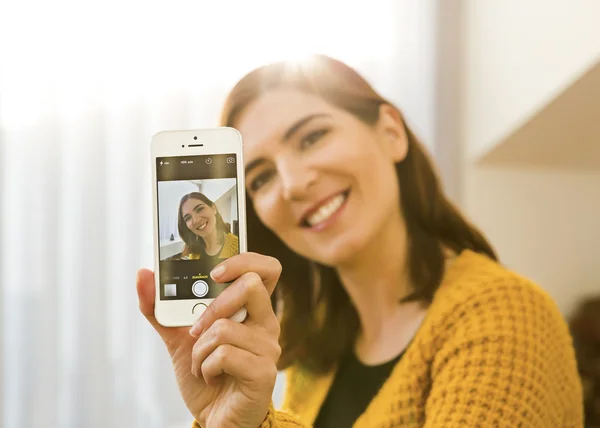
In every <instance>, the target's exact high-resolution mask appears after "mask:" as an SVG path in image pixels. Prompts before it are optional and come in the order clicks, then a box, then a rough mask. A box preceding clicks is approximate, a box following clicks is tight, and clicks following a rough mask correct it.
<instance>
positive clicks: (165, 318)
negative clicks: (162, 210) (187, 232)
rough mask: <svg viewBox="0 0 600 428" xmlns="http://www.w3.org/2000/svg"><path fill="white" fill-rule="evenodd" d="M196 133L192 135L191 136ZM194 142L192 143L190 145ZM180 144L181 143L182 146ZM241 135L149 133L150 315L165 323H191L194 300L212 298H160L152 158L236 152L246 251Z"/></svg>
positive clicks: (214, 130) (240, 222)
mask: <svg viewBox="0 0 600 428" xmlns="http://www.w3.org/2000/svg"><path fill="white" fill-rule="evenodd" d="M194 137H196V139H194ZM190 145H195V147H190ZM200 145H201V146H200ZM182 146H183V147H182ZM242 147H243V145H242V136H241V135H240V133H239V132H238V131H237V130H236V129H234V128H230V127H221V128H210V129H193V130H177V131H161V132H159V133H157V134H155V135H154V136H153V137H152V141H151V154H152V203H153V229H154V233H153V235H154V269H155V275H154V287H155V292H156V297H155V303H154V315H155V317H156V320H157V321H158V322H159V323H160V324H161V325H163V326H166V327H184V326H191V325H192V324H193V323H194V322H195V321H196V319H198V317H199V316H200V315H201V313H202V312H203V311H202V308H206V307H204V306H202V305H199V306H198V309H199V310H196V311H195V313H192V309H193V308H194V306H196V305H197V304H198V303H203V304H204V305H209V304H210V303H211V302H212V301H213V300H214V299H212V298H211V299H182V300H161V299H160V272H159V269H160V255H159V239H158V237H159V235H158V183H157V171H156V158H159V157H168V156H195V155H211V154H215V155H216V154H227V153H235V154H236V158H237V160H236V174H237V197H238V217H239V218H238V225H239V246H240V253H242V252H246V251H247V234H246V188H245V180H244V159H243V149H242Z"/></svg>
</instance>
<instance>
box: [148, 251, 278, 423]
mask: <svg viewBox="0 0 600 428" xmlns="http://www.w3.org/2000/svg"><path fill="white" fill-rule="evenodd" d="M218 267H224V270H222V272H219V270H218ZM218 267H217V268H215V269H214V270H213V274H212V275H213V279H214V280H215V281H218V282H220V283H225V282H230V281H234V282H233V283H232V284H231V285H230V286H229V287H227V288H226V289H225V290H224V291H223V292H222V293H221V294H220V295H219V296H218V297H217V298H216V299H215V300H214V301H213V303H212V304H210V305H209V306H208V309H207V310H206V311H205V312H204V313H203V314H202V316H201V317H200V319H198V321H197V322H196V324H195V325H194V326H193V327H192V328H191V329H189V330H188V329H187V328H167V327H163V326H161V325H160V324H158V322H157V321H156V319H155V318H154V295H155V294H154V293H155V288H154V287H155V286H154V276H153V273H152V272H151V271H149V270H145V269H142V270H140V271H139V272H138V279H137V290H138V296H139V301H140V310H141V311H142V313H143V314H144V316H145V317H146V318H147V319H148V321H149V322H150V323H151V324H152V326H153V327H154V328H155V329H156V331H157V332H158V333H159V334H160V336H161V338H162V340H163V341H164V343H165V345H166V346H167V349H168V350H169V353H170V354H171V359H172V362H173V368H174V370H175V376H176V378H177V383H178V386H179V390H180V392H181V395H182V396H183V399H184V401H185V403H186V405H187V407H188V409H189V410H190V412H191V413H192V415H193V416H194V417H195V418H196V420H197V421H198V422H199V423H200V425H201V426H203V427H207V428H211V427H215V428H228V427H235V428H243V427H248V428H257V427H259V426H260V425H261V423H262V422H263V420H264V419H265V416H266V414H267V411H268V408H269V404H270V402H271V396H272V393H273V388H274V386H275V378H276V376H277V367H276V363H277V360H278V359H279V355H280V353H281V349H280V347H279V331H280V328H279V321H278V320H277V318H276V316H275V314H274V312H273V309H272V307H271V300H270V294H271V293H272V292H273V289H274V288H275V285H276V284H277V281H278V279H279V275H280V274H281V264H280V263H279V261H277V260H276V259H274V258H272V257H267V256H262V255H259V254H255V253H243V254H239V255H236V256H233V257H231V258H229V259H227V260H226V261H224V262H223V263H221V264H220V265H219V266H218ZM217 273H218V275H216V274H217ZM242 307H245V308H246V310H247V312H248V315H247V317H246V320H245V321H244V323H242V324H240V323H236V322H234V321H231V320H229V319H228V318H229V317H231V316H233V315H234V314H235V313H236V312H237V311H238V310H240V309H241V308H242Z"/></svg>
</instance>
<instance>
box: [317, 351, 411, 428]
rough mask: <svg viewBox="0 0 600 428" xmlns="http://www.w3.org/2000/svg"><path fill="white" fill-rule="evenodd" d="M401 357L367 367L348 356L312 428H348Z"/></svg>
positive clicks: (343, 361) (344, 359) (351, 353)
mask: <svg viewBox="0 0 600 428" xmlns="http://www.w3.org/2000/svg"><path fill="white" fill-rule="evenodd" d="M401 357H402V354H400V355H399V356H397V357H396V358H394V359H393V360H391V361H388V362H386V363H383V364H380V365H377V366H366V365H364V364H363V363H361V362H360V361H359V360H358V358H356V355H355V354H354V352H348V353H347V354H346V356H345V357H344V358H342V360H341V361H340V365H339V367H338V370H337V373H336V376H335V379H334V381H333V384H332V385H331V389H330V390H329V393H328V394H327V398H326V399H325V402H324V403H323V406H322V407H321V410H320V411H319V415H318V416H317V419H316V421H315V424H314V425H313V426H314V428H351V427H352V425H353V424H354V422H356V420H357V419H358V417H359V416H360V415H361V414H362V413H363V412H364V411H365V410H366V409H367V406H368V405H369V403H370V402H371V400H372V399H373V397H375V395H376V394H377V393H378V392H379V389H380V388H381V386H382V385H383V383H384V382H385V381H386V379H387V378H388V377H389V376H390V374H391V373H392V370H393V369H394V366H395V365H396V363H397V362H398V361H399V360H400V358H401Z"/></svg>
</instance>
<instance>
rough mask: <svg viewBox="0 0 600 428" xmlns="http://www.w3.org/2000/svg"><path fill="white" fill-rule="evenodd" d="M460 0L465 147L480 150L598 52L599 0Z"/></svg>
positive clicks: (475, 152) (469, 150)
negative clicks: (462, 37)
mask: <svg viewBox="0 0 600 428" xmlns="http://www.w3.org/2000/svg"><path fill="white" fill-rule="evenodd" d="M452 4H453V5H455V6H456V5H457V4H458V3H456V2H452ZM460 5H461V7H462V8H463V10H464V29H463V31H464V33H465V37H464V39H463V41H464V43H463V49H464V52H463V58H464V63H463V77H464V79H465V84H464V85H463V88H464V91H463V96H464V101H465V104H464V115H463V119H464V121H463V125H464V126H465V127H466V128H468V132H467V133H466V134H465V141H466V143H467V149H466V153H467V154H469V155H470V156H477V155H481V154H482V153H484V152H486V151H487V150H489V149H490V148H491V147H493V146H494V145H495V144H496V143H498V142H499V141H500V140H502V139H503V138H504V137H505V136H506V135H507V134H509V133H511V132H512V131H513V129H514V128H515V127H517V126H519V125H520V124H521V123H523V121H525V120H527V119H528V118H529V116H530V115H532V114H534V113H535V112H536V111H537V110H538V109H539V108H541V107H543V106H544V105H545V104H546V103H547V102H548V101H549V100H551V99H552V98H554V97H555V96H556V95H557V94H558V93H559V92H561V90H562V89H563V88H564V87H565V86H566V85H568V84H570V83H571V81H572V80H573V79H575V78H576V77H577V76H579V75H580V73H582V72H584V71H585V70H586V69H587V68H589V67H590V66H591V65H592V64H593V63H594V62H595V61H597V60H598V58H600V25H598V22H599V21H598V20H599V17H600V1H598V0H569V1H566V0H562V1H559V0H550V1H548V0H526V1H523V0H503V1H494V0H466V1H464V2H460Z"/></svg>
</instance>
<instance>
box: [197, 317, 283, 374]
mask: <svg viewBox="0 0 600 428" xmlns="http://www.w3.org/2000/svg"><path fill="white" fill-rule="evenodd" d="M221 345H232V346H235V347H236V348H240V349H243V350H245V351H248V352H250V353H252V354H254V355H258V356H264V357H267V358H268V359H269V360H270V361H275V362H276V361H277V360H279V356H280V355H281V348H280V347H279V343H278V340H277V338H274V337H270V336H268V335H266V334H265V333H264V332H263V331H262V330H258V329H253V328H251V327H248V326H247V325H244V324H240V323H237V322H235V321H231V320H229V319H225V318H221V319H218V320H217V321H215V323H214V324H213V325H211V326H210V328H209V329H207V330H206V331H205V332H204V333H203V334H202V336H200V338H199V339H198V340H197V341H196V344H195V345H194V349H193V351H192V373H194V374H195V375H196V376H199V375H200V372H201V371H200V368H201V366H202V364H203V363H204V361H205V360H206V359H207V358H208V356H209V355H210V354H212V353H213V352H214V351H215V350H216V349H217V348H218V347H219V346H221Z"/></svg>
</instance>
